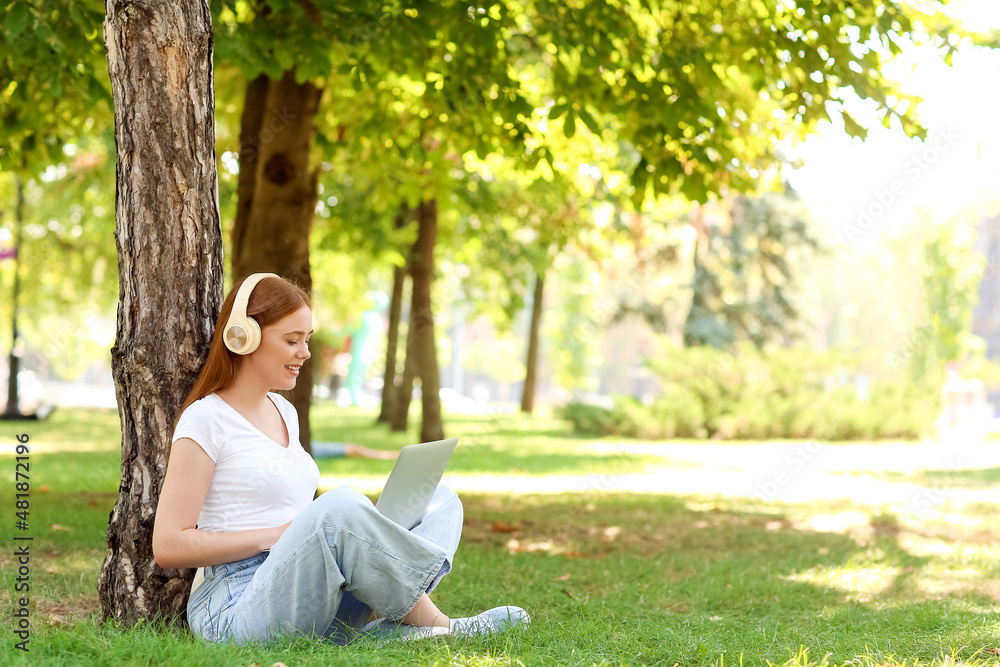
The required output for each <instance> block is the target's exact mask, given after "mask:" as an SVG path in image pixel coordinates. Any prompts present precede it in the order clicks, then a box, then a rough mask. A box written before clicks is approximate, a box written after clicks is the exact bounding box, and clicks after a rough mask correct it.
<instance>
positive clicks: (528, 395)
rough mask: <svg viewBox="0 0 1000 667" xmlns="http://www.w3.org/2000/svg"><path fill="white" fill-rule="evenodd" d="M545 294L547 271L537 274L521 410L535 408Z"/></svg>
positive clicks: (528, 411)
mask: <svg viewBox="0 0 1000 667" xmlns="http://www.w3.org/2000/svg"><path fill="white" fill-rule="evenodd" d="M544 294H545V271H544V270H543V271H542V272H541V273H536V274H535V296H534V300H533V301H532V306H531V329H530V332H529V333H528V359H527V361H526V362H525V366H526V367H527V370H526V371H525V373H524V390H523V391H522V392H521V412H527V413H530V412H531V411H532V410H534V408H535V382H536V380H537V377H538V331H539V329H540V328H541V325H542V298H543V296H544Z"/></svg>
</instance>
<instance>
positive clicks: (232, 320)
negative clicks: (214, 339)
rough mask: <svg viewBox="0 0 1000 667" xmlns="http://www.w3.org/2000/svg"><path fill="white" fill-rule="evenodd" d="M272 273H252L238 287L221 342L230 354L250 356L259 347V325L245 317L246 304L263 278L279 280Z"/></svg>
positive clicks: (250, 318)
mask: <svg viewBox="0 0 1000 667" xmlns="http://www.w3.org/2000/svg"><path fill="white" fill-rule="evenodd" d="M280 277H281V276H278V275H275V274H273V273H254V274H251V275H249V276H247V277H246V280H244V281H243V284H242V285H240V291H239V292H237V293H236V300H235V301H233V312H231V313H230V314H229V320H228V321H227V322H226V328H225V329H224V331H225V333H224V335H223V336H222V340H223V341H224V342H225V343H226V347H228V348H229V350H230V351H231V352H233V353H234V354H239V355H246V354H250V353H251V352H253V351H254V350H256V349H257V347H258V346H259V345H260V325H258V324H257V322H256V320H254V319H253V318H252V317H248V316H247V302H248V301H250V293H251V292H253V288H254V287H256V286H257V283H259V282H260V281H261V280H263V279H264V278H280Z"/></svg>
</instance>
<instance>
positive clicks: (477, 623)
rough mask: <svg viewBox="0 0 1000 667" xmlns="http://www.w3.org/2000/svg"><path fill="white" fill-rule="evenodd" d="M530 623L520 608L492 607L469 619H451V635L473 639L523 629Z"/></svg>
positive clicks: (525, 613)
mask: <svg viewBox="0 0 1000 667" xmlns="http://www.w3.org/2000/svg"><path fill="white" fill-rule="evenodd" d="M530 622H531V617H530V616H528V612H526V611H525V610H523V609H521V608H520V607H494V608H493V609H488V610H487V611H484V612H483V613H481V614H477V615H475V616H470V617H469V618H453V619H451V634H452V635H453V636H455V637H475V636H477V635H491V634H495V633H498V632H507V631H508V630H512V629H514V628H524V627H525V626H527V625H528V623H530Z"/></svg>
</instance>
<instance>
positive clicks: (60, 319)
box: [0, 136, 118, 379]
mask: <svg viewBox="0 0 1000 667" xmlns="http://www.w3.org/2000/svg"><path fill="white" fill-rule="evenodd" d="M63 151H64V153H63V155H62V157H61V159H60V160H59V161H58V162H57V163H55V164H52V165H51V166H49V167H48V168H47V169H45V170H43V171H42V172H41V173H37V174H34V175H33V178H31V179H30V180H27V182H25V184H24V194H25V205H24V218H25V219H24V226H23V228H22V232H21V236H22V240H21V252H20V254H19V265H20V272H21V294H20V303H19V315H18V328H19V329H20V331H21V334H22V336H23V340H24V342H25V344H26V345H27V352H28V355H29V356H34V355H43V356H44V359H45V360H46V362H47V363H48V364H49V365H50V366H51V369H52V371H54V373H55V374H56V375H57V376H61V377H63V378H65V379H73V378H75V377H77V376H78V375H80V374H81V373H82V372H83V371H85V370H86V368H87V366H89V365H90V364H91V363H92V362H93V360H94V359H95V358H102V357H103V358H107V357H106V355H107V350H109V349H110V347H111V344H112V343H113V341H114V332H113V327H112V326H111V325H110V323H111V322H112V318H113V316H114V303H115V299H116V297H117V294H118V281H117V271H116V268H117V259H116V254H115V243H114V228H115V216H114V194H115V192H114V187H113V183H114V168H115V161H114V158H113V142H111V141H110V138H108V139H107V140H105V138H102V137H87V136H84V137H81V138H80V140H79V141H77V142H76V143H72V144H66V145H65V146H64V148H63ZM109 183H110V184H112V185H111V186H110V187H109V185H108V184H109ZM15 216H16V191H15V179H14V176H13V174H10V173H0V246H10V245H13V238H14V236H15V230H14V226H15ZM13 268H14V262H13V261H10V260H8V261H5V262H2V263H0V280H2V282H0V285H2V289H3V291H4V296H3V298H0V321H2V322H5V323H6V322H10V318H11V304H12V300H11V299H10V298H8V296H7V295H9V294H10V291H9V290H11V289H12V284H13V278H14V275H13ZM0 341H4V343H3V347H4V350H3V351H4V353H6V352H8V351H9V345H10V327H9V326H4V327H2V328H0ZM33 364H34V362H32V363H31V365H29V366H28V367H31V366H33Z"/></svg>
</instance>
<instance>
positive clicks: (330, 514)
mask: <svg viewBox="0 0 1000 667" xmlns="http://www.w3.org/2000/svg"><path fill="white" fill-rule="evenodd" d="M374 511H376V510H375V506H374V505H372V501H371V500H370V499H369V498H368V496H366V495H364V494H363V493H359V492H358V491H355V490H354V489H352V488H350V487H347V486H341V487H338V488H336V489H331V490H329V491H327V492H326V493H324V494H322V495H321V496H320V497H318V498H316V500H314V501H312V503H311V504H310V505H309V506H308V507H307V508H306V509H305V510H303V512H302V513H301V514H300V515H299V516H298V517H296V521H299V522H301V521H303V520H306V521H315V522H318V523H320V524H323V525H326V524H330V523H337V524H343V523H344V522H345V521H347V520H348V519H349V518H350V517H353V516H364V515H365V514H367V513H369V512H374Z"/></svg>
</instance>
